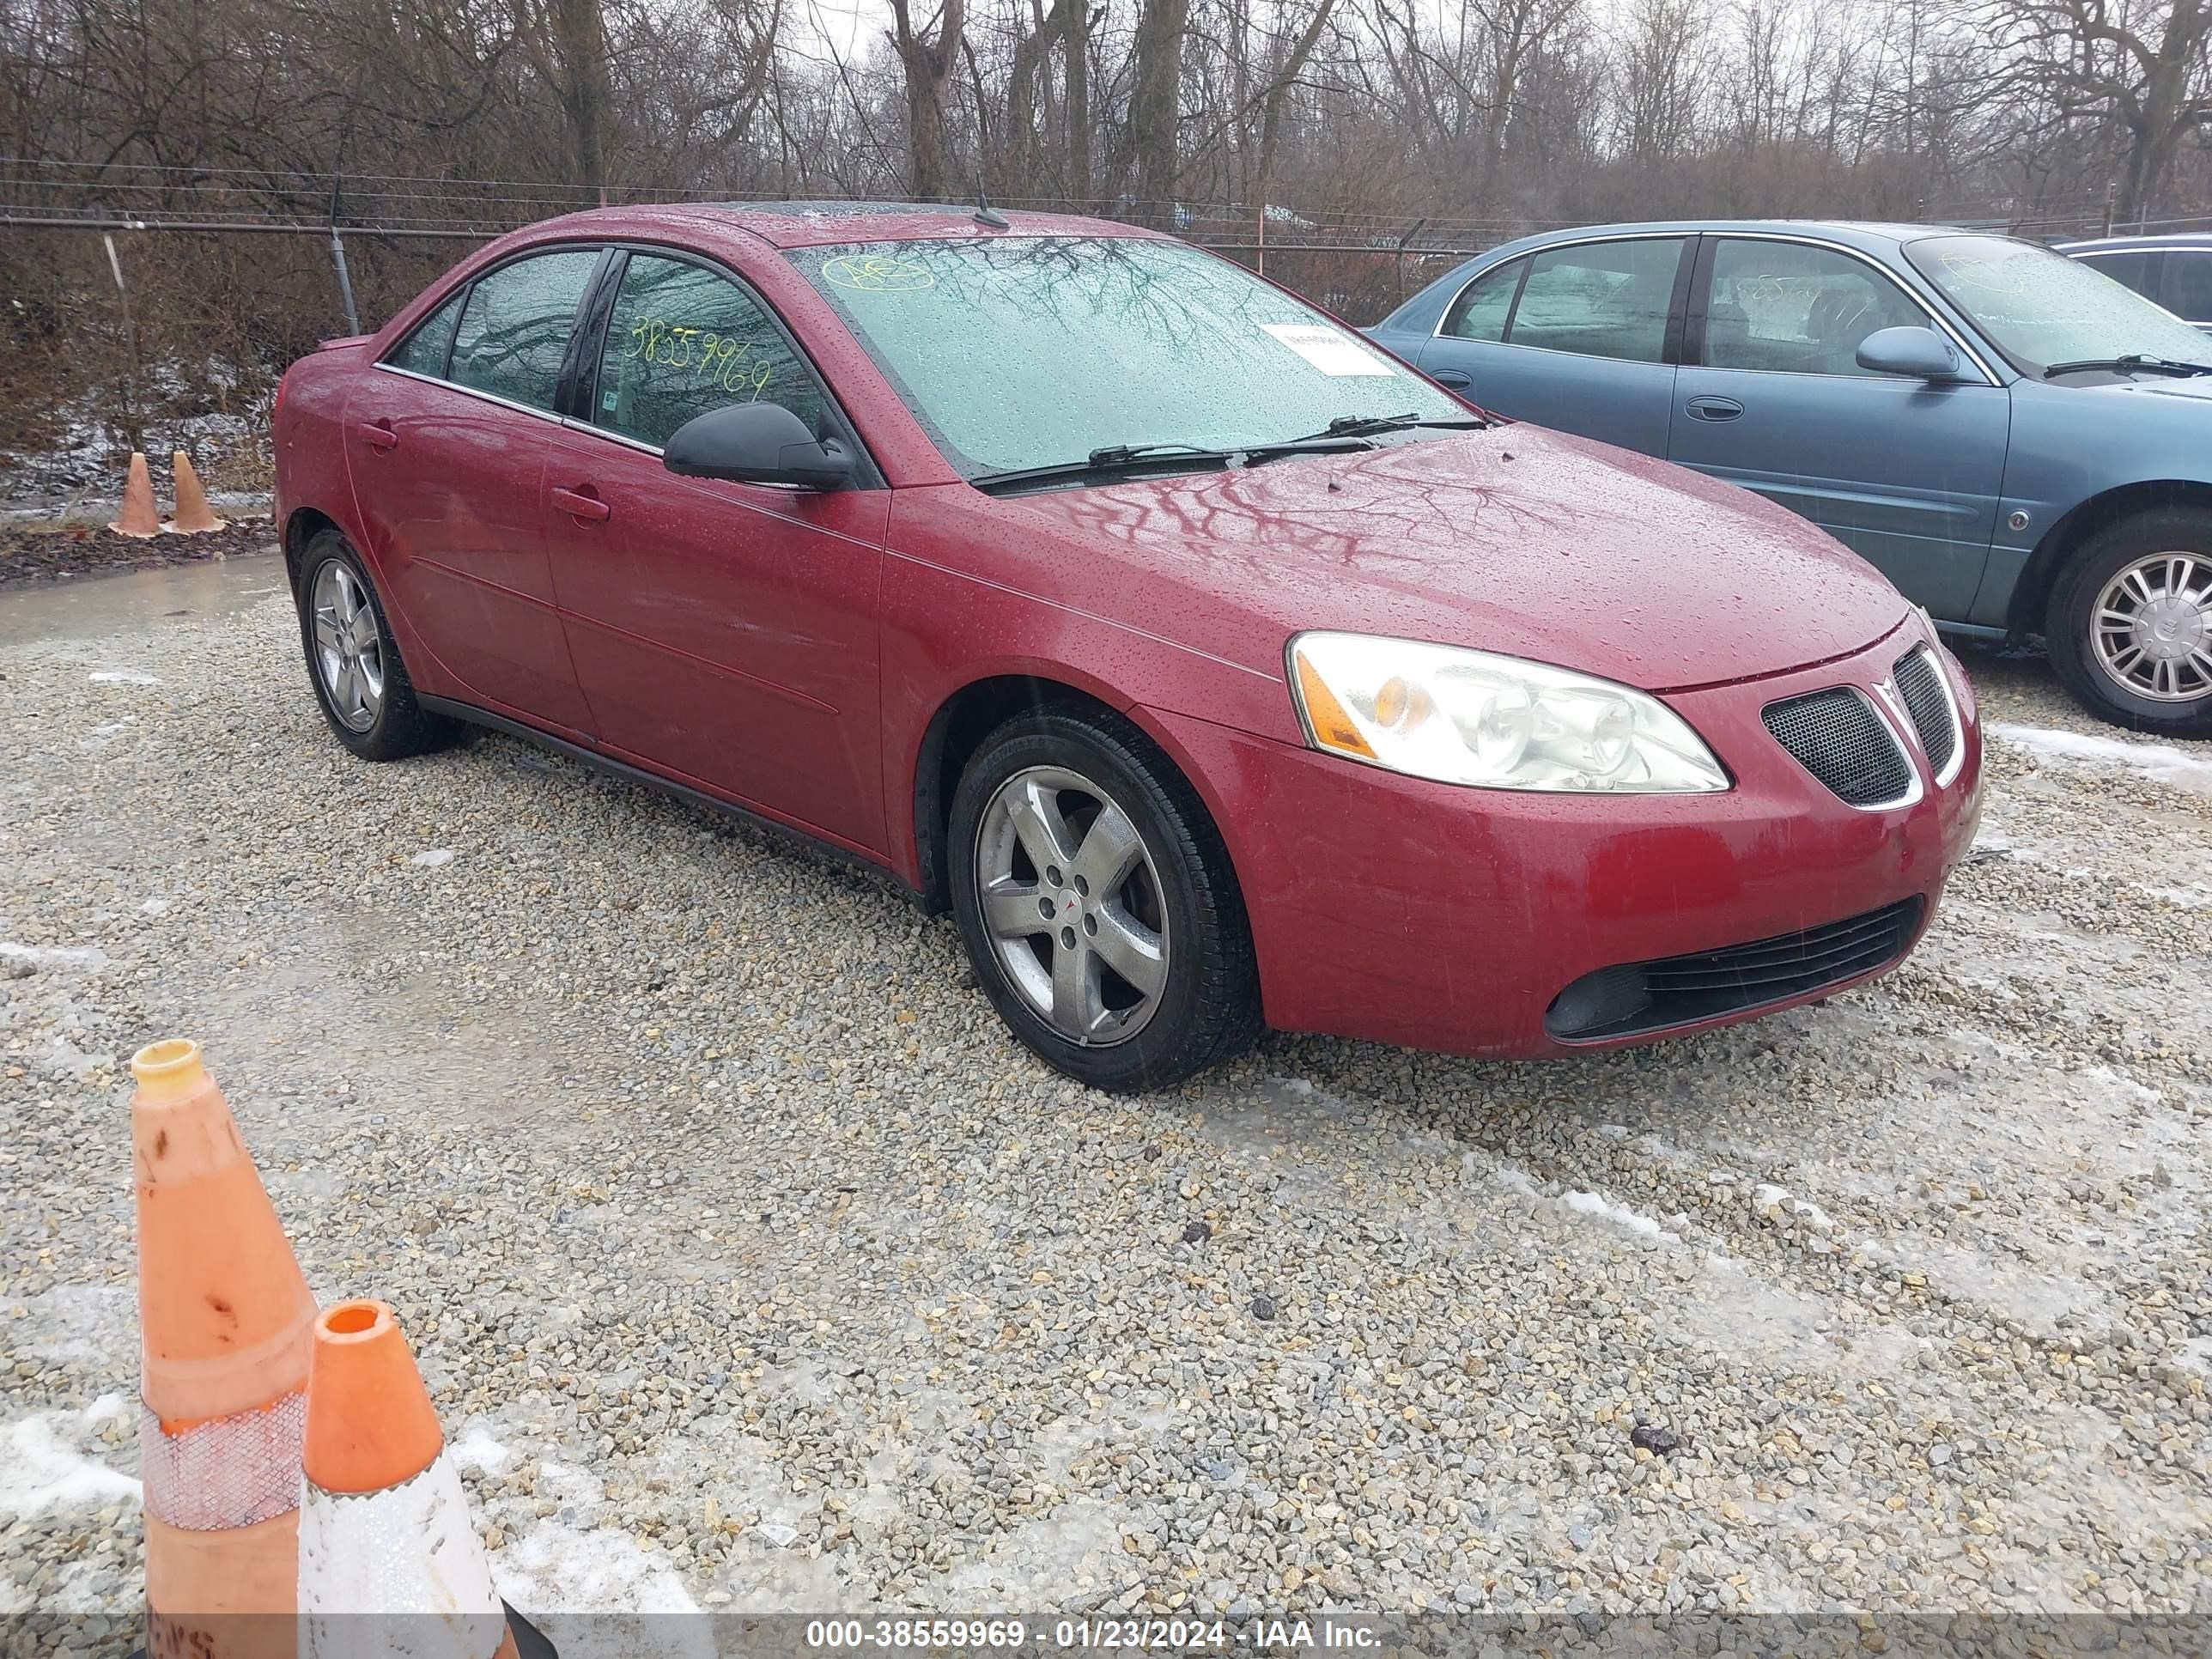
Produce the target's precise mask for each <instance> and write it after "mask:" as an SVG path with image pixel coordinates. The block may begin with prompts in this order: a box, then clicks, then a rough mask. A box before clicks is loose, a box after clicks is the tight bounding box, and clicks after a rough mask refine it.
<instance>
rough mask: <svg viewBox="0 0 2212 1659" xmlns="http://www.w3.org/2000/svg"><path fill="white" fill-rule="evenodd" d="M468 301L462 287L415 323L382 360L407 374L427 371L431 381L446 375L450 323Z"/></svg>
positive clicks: (450, 330) (457, 318)
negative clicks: (389, 354)
mask: <svg viewBox="0 0 2212 1659" xmlns="http://www.w3.org/2000/svg"><path fill="white" fill-rule="evenodd" d="M467 301H468V295H467V293H466V291H465V290H464V291H463V292H461V293H459V294H456V295H453V298H452V299H450V300H448V301H446V303H445V304H443V305H441V306H440V307H438V308H437V309H436V310H435V311H434V312H432V313H430V314H429V315H428V317H426V318H424V319H422V321H421V322H419V323H417V324H416V325H415V327H414V329H413V330H412V331H410V333H409V334H408V336H407V337H406V338H405V339H404V340H402V341H401V342H400V343H399V345H398V349H396V350H394V351H393V352H392V355H391V356H389V357H386V359H385V360H384V361H385V362H387V363H389V364H390V365H391V366H392V368H404V369H405V370H406V371H407V372H408V373H409V374H428V375H429V376H430V377H431V378H432V379H434V380H443V379H445V377H446V353H447V349H449V348H450V347H451V346H452V345H453V325H454V324H455V323H457V322H459V320H460V316H461V307H462V306H463V305H465V304H466V303H467Z"/></svg>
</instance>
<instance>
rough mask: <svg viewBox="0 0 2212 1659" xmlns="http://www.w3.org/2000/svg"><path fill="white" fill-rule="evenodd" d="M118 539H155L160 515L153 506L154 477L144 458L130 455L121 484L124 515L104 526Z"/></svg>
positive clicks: (158, 528)
mask: <svg viewBox="0 0 2212 1659" xmlns="http://www.w3.org/2000/svg"><path fill="white" fill-rule="evenodd" d="M107 527H108V528H109V529H110V530H112V531H113V532H115V533H116V534H117V535H118V536H141V537H143V536H158V535H160V534H161V513H159V512H157V511H156V510H155V507H154V475H153V474H152V473H150V472H149V471H147V470H146V458H145V456H143V455H142V454H141V453H138V452H137V450H135V449H134V450H132V451H131V476H130V477H129V478H128V479H127V480H126V481H125V483H124V485H123V516H122V517H120V518H118V519H117V520H115V522H114V523H112V524H111V525H109V526H107Z"/></svg>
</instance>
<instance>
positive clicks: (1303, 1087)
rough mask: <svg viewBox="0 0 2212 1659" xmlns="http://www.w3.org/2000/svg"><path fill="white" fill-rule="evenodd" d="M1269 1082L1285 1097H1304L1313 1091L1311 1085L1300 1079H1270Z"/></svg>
mask: <svg viewBox="0 0 2212 1659" xmlns="http://www.w3.org/2000/svg"><path fill="white" fill-rule="evenodd" d="M1269 1081H1270V1082H1271V1083H1273V1085H1274V1086H1275V1087H1276V1088H1278V1089H1279V1090H1281V1091H1283V1092H1284V1093H1285V1094H1286V1095H1296V1096H1298V1097H1305V1096H1307V1095H1310V1094H1312V1093H1313V1091H1314V1086H1313V1085H1312V1084H1311V1083H1310V1082H1308V1081H1307V1080H1306V1079H1304V1078H1302V1077H1279V1078H1273V1079H1269Z"/></svg>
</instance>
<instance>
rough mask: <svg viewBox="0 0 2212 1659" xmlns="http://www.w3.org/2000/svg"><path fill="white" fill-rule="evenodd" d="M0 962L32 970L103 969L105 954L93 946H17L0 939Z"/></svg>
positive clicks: (7, 940) (105, 962)
mask: <svg viewBox="0 0 2212 1659" xmlns="http://www.w3.org/2000/svg"><path fill="white" fill-rule="evenodd" d="M0 960H4V961H8V962H27V963H30V964H31V965H32V966H33V968H105V967H106V966H107V953H106V951H102V950H101V949H100V947H99V946H97V945H18V944H16V943H15V941H13V940H12V939H0Z"/></svg>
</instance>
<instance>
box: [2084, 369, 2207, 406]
mask: <svg viewBox="0 0 2212 1659" xmlns="http://www.w3.org/2000/svg"><path fill="white" fill-rule="evenodd" d="M2067 390H2069V391H2071V392H2084V393H2087V394H2088V395H2090V396H2092V397H2099V398H2167V399H2172V398H2179V399H2180V400H2181V401H2182V402H2184V403H2191V404H2212V374H2198V375H2194V376H2191V378H2190V379H2188V380H2166V379H2160V380H2100V381H2098V382H2096V383H2095V384H2093V385H2090V386H2069V387H2068V388H2067Z"/></svg>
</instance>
